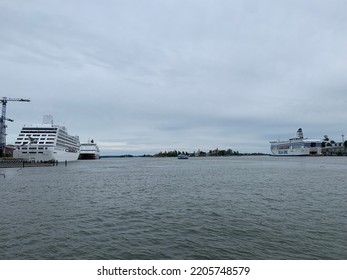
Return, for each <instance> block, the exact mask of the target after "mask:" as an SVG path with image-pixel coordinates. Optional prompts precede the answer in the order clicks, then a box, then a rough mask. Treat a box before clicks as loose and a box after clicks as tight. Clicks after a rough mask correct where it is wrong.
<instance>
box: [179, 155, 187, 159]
mask: <svg viewBox="0 0 347 280" xmlns="http://www.w3.org/2000/svg"><path fill="white" fill-rule="evenodd" d="M177 158H178V159H188V158H189V157H188V156H187V155H184V154H180V155H179V156H178V157H177Z"/></svg>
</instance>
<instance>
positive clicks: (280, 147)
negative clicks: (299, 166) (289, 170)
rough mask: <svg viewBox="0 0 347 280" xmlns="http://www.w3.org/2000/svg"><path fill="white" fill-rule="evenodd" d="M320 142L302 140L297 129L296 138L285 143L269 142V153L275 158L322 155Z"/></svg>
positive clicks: (301, 135)
mask: <svg viewBox="0 0 347 280" xmlns="http://www.w3.org/2000/svg"><path fill="white" fill-rule="evenodd" d="M322 142H323V141H322V140H318V139H309V138H304V134H303V132H302V129H301V128H299V129H298V131H297V133H296V137H295V138H291V139H289V140H286V141H271V142H270V144H271V152H272V154H273V155H275V156H310V155H321V154H322Z"/></svg>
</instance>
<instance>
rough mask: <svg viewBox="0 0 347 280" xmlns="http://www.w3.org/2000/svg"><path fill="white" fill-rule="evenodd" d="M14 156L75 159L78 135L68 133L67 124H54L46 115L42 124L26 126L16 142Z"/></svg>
mask: <svg viewBox="0 0 347 280" xmlns="http://www.w3.org/2000/svg"><path fill="white" fill-rule="evenodd" d="M15 146H16V150H14V152H13V157H14V158H22V159H24V160H29V161H73V160H77V159H78V155H79V151H80V150H79V148H80V141H79V137H78V136H71V135H69V134H68V133H67V130H66V128H65V126H60V125H54V124H53V117H52V116H51V115H45V116H44V117H43V122H42V124H38V125H31V126H24V127H23V128H22V130H21V131H20V133H19V135H18V138H17V140H16V142H15Z"/></svg>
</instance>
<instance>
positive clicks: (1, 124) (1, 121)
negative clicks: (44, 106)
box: [0, 97, 30, 158]
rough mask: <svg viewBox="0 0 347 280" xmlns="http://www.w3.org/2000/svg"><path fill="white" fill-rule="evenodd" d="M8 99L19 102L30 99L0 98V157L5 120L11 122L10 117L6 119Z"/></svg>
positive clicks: (3, 146)
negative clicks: (0, 107) (0, 105)
mask: <svg viewBox="0 0 347 280" xmlns="http://www.w3.org/2000/svg"><path fill="white" fill-rule="evenodd" d="M8 101H21V102H30V99H25V98H7V97H2V98H0V103H2V113H1V118H0V158H1V157H3V155H4V154H5V148H6V135H7V134H6V127H7V125H6V121H10V122H13V120H12V119H6V105H7V102H8Z"/></svg>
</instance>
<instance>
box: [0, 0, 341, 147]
mask: <svg viewBox="0 0 347 280" xmlns="http://www.w3.org/2000/svg"><path fill="white" fill-rule="evenodd" d="M346 11H347V1H345V0H305V1H303V0H288V1H281V0H262V1H256V0H98V1H96V0H56V1H55V0H37V1H36V0H31V1H28V0H0V96H6V97H24V98H30V99H31V102H30V103H24V102H8V106H7V117H8V118H12V119H14V120H15V122H14V123H7V124H8V128H7V132H8V136H7V143H14V141H15V138H16V137H17V134H18V133H19V130H20V128H21V127H22V126H23V125H24V124H26V125H30V124H33V123H41V121H42V117H43V115H45V114H51V115H53V116H54V121H55V123H56V124H64V125H66V127H67V129H68V132H69V133H70V134H73V135H79V136H80V140H81V141H86V140H88V139H94V140H95V141H97V142H98V143H99V146H100V148H101V150H102V151H103V154H126V153H131V154H143V153H154V152H159V151H165V150H174V149H176V150H179V151H182V150H184V151H191V152H192V151H194V150H198V149H201V150H204V151H208V150H210V149H215V148H219V149H228V148H231V149H233V150H238V151H240V152H265V153H268V152H269V141H271V140H276V139H282V140H284V139H288V138H289V137H292V136H294V135H295V133H296V130H297V129H298V128H299V127H301V128H302V129H303V132H304V135H305V136H306V137H314V138H323V135H324V134H328V135H329V136H330V137H331V138H333V139H335V140H337V141H341V135H342V133H346V135H347V16H346ZM346 138H347V136H346Z"/></svg>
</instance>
